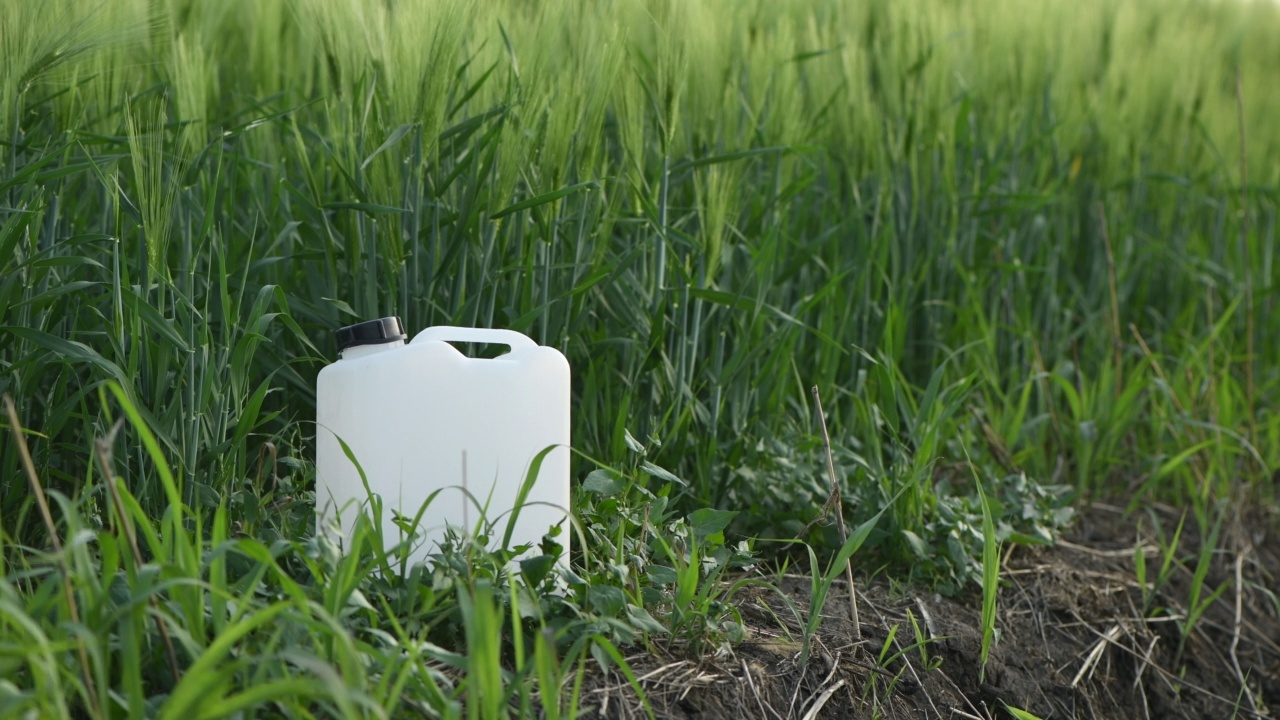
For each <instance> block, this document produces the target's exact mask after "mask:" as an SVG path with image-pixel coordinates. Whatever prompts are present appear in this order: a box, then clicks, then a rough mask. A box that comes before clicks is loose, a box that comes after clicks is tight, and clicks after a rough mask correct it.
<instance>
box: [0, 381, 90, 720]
mask: <svg viewBox="0 0 1280 720" xmlns="http://www.w3.org/2000/svg"><path fill="white" fill-rule="evenodd" d="M4 410H5V412H6V413H7V414H8V415H9V429H10V430H12V431H13V441H14V443H15V444H16V445H17V446H18V457H20V458H21V459H22V468H23V470H25V471H26V473H27V480H29V481H30V482H31V492H32V494H33V495H35V498H36V505H37V506H38V507H39V508H40V516H41V517H42V518H43V519H44V526H45V530H47V531H48V533H49V542H50V543H52V544H53V552H54V555H55V556H57V558H58V565H59V566H61V569H62V591H63V593H64V594H65V595H66V597H67V611H68V612H69V613H70V614H71V622H73V623H75V624H76V625H79V624H80V608H79V606H78V605H77V604H76V595H75V591H74V590H72V588H71V566H70V565H69V564H68V563H67V556H66V555H64V554H63V552H62V540H61V539H59V538H58V526H57V525H56V524H54V522H53V513H52V512H50V511H49V500H48V498H46V497H45V495H44V486H43V485H41V483H40V476H39V474H37V473H36V464H35V461H33V460H32V459H31V449H30V448H28V447H27V439H26V437H25V436H24V435H23V434H22V423H21V421H19V420H18V409H17V408H16V407H14V405H13V398H11V397H9V394H8V393H5V396H4ZM76 653H77V655H79V658H80V671H81V672H82V673H83V674H84V689H85V692H86V693H87V694H88V695H89V704H90V706H91V709H92V710H93V714H94V716H95V717H102V716H103V715H102V706H101V705H100V704H99V701H98V692H97V690H96V689H95V686H94V684H93V672H92V671H91V670H90V667H89V652H88V650H86V649H85V646H84V638H82V637H80V635H79V634H77V635H76Z"/></svg>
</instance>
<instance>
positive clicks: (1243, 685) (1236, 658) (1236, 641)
mask: <svg viewBox="0 0 1280 720" xmlns="http://www.w3.org/2000/svg"><path fill="white" fill-rule="evenodd" d="M1251 549H1252V547H1250V546H1248V545H1246V546H1245V548H1244V549H1243V550H1241V551H1240V554H1239V555H1237V556H1236V617H1235V622H1234V623H1233V624H1232V628H1231V651H1230V655H1231V667H1232V669H1234V670H1235V673H1236V680H1238V681H1239V682H1240V689H1241V691H1242V692H1243V693H1244V696H1245V697H1246V698H1248V699H1249V707H1251V708H1253V711H1254V713H1257V712H1258V702H1257V700H1255V699H1254V697H1253V693H1252V692H1251V691H1250V690H1249V681H1248V679H1247V678H1245V676H1244V671H1243V670H1241V669H1240V654H1239V653H1238V652H1237V650H1238V649H1239V648H1240V625H1241V621H1240V618H1241V615H1242V607H1241V605H1242V602H1243V601H1242V595H1243V594H1244V591H1243V588H1244V558H1245V556H1246V555H1248V554H1249V551H1250V550H1251Z"/></svg>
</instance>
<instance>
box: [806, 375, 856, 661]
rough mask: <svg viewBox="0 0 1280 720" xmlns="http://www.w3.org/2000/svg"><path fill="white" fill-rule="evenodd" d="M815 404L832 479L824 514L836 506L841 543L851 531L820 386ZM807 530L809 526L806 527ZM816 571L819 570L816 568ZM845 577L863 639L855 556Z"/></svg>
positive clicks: (853, 615)
mask: <svg viewBox="0 0 1280 720" xmlns="http://www.w3.org/2000/svg"><path fill="white" fill-rule="evenodd" d="M813 405H814V407H815V408H817V410H818V425H819V427H821V428H822V443H823V445H824V447H825V449H826V453H827V476H828V477H829V478H830V479H831V496H830V497H829V498H828V500H827V505H826V507H825V508H823V511H822V514H823V515H826V514H827V512H829V511H830V510H831V508H832V507H833V506H834V508H835V512H836V527H837V528H839V529H840V544H841V545H844V544H845V543H847V542H849V533H848V531H847V530H846V529H845V526H844V507H843V505H842V504H841V502H840V483H839V482H838V481H837V480H836V461H835V457H834V456H833V455H832V453H831V434H830V433H828V432H827V416H826V414H825V413H823V412H822V398H821V397H820V396H819V394H818V386H817V385H814V386H813ZM806 530H807V528H806ZM814 572H817V570H816V569H815V570H814ZM844 579H845V582H847V583H848V584H849V617H850V618H851V619H852V620H853V637H854V639H855V640H861V639H862V624H861V623H859V622H858V589H857V588H856V587H854V585H853V558H852V557H850V558H849V561H848V562H847V563H845V566H844Z"/></svg>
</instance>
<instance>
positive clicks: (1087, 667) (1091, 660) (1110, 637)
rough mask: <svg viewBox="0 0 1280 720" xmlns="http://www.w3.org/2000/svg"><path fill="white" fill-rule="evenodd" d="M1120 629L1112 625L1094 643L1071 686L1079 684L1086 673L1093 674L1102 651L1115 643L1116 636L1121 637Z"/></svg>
mask: <svg viewBox="0 0 1280 720" xmlns="http://www.w3.org/2000/svg"><path fill="white" fill-rule="evenodd" d="M1120 629H1121V628H1120V626H1119V625H1112V626H1111V629H1110V630H1108V631H1107V632H1106V634H1105V635H1104V636H1103V637H1102V638H1101V639H1099V640H1098V642H1096V643H1094V645H1093V649H1091V650H1090V651H1089V655H1088V656H1087V657H1085V659H1084V664H1083V665H1081V666H1080V671H1079V672H1077V673H1076V676H1075V678H1073V679H1072V680H1071V687H1073V688H1074V687H1076V686H1078V685H1079V684H1080V681H1081V680H1082V679H1083V678H1084V676H1085V675H1086V674H1087V675H1089V676H1092V675H1093V668H1094V667H1095V666H1097V664H1098V660H1099V659H1100V658H1101V657H1102V651H1103V650H1106V649H1107V645H1109V644H1111V643H1114V642H1115V641H1116V638H1118V637H1120Z"/></svg>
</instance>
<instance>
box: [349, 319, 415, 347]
mask: <svg viewBox="0 0 1280 720" xmlns="http://www.w3.org/2000/svg"><path fill="white" fill-rule="evenodd" d="M336 334H337V336H338V352H339V353H341V352H342V351H343V350H346V349H347V348H351V347H357V346H359V345H382V344H384V343H389V342H395V341H397V340H404V339H405V337H406V336H405V334H404V326H403V325H401V324H400V318H398V317H384V318H378V319H377V320H369V321H368V322H362V323H356V324H355V325H348V326H346V327H344V328H338V331H337V333H336Z"/></svg>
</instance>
